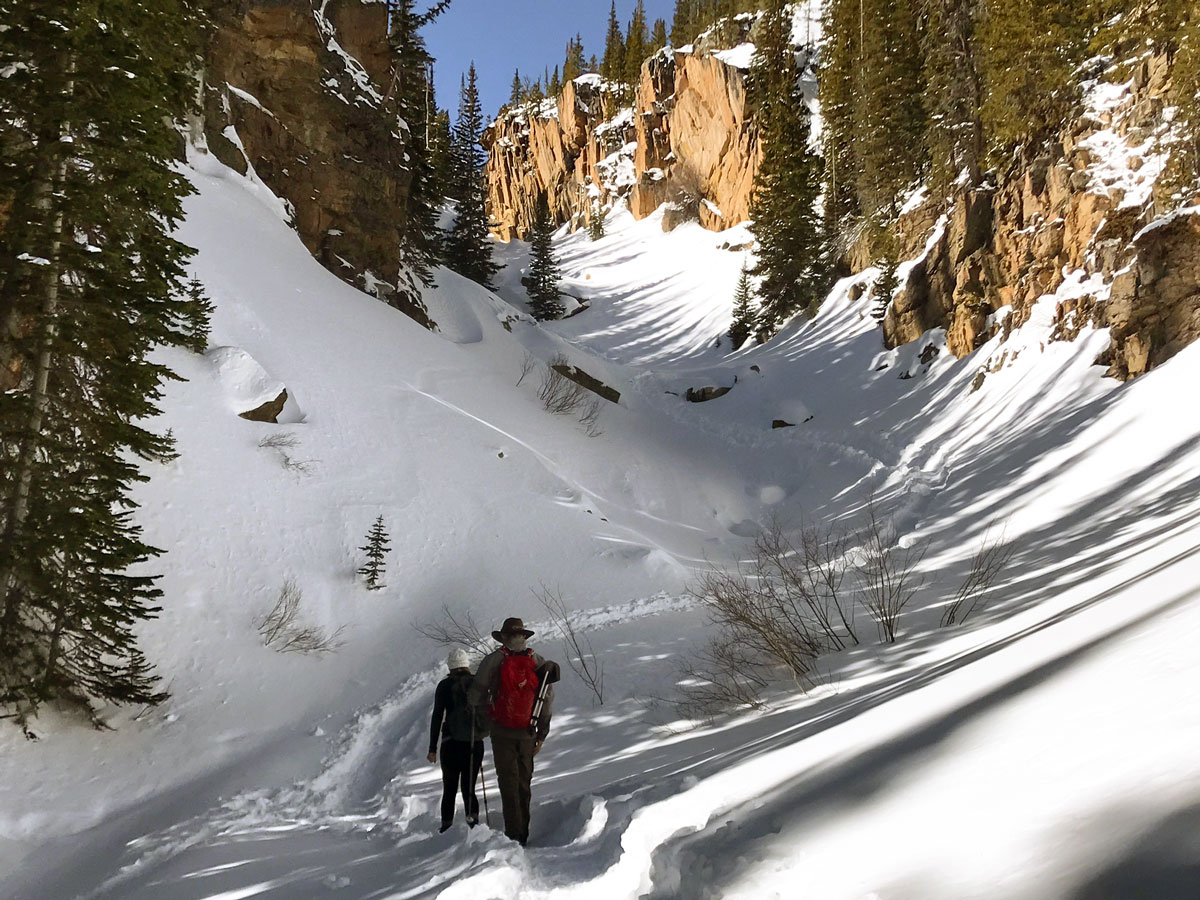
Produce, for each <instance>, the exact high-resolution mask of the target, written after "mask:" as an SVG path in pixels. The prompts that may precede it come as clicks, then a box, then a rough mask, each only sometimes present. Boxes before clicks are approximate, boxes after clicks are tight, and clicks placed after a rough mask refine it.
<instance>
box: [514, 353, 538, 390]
mask: <svg viewBox="0 0 1200 900" xmlns="http://www.w3.org/2000/svg"><path fill="white" fill-rule="evenodd" d="M536 367H537V357H536V356H534V355H533V354H532V353H530V352H529V351H528V350H526V351H525V356H524V357H522V359H521V377H520V378H518V379H517V387H520V386H521V382H522V381H524V380H525V377H526V376H527V375H528V374H529V373H530V372H532V371H533V370H534V369H535V368H536Z"/></svg>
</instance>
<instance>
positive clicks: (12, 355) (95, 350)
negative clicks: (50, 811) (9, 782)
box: [0, 0, 209, 723]
mask: <svg viewBox="0 0 1200 900" xmlns="http://www.w3.org/2000/svg"><path fill="white" fill-rule="evenodd" d="M0 22H3V23H4V27H3V29H0V71H2V72H4V73H5V78H4V85H5V88H4V91H3V95H2V96H0V123H3V124H0V207H2V208H4V210H5V212H4V216H3V220H2V221H0V359H3V361H4V365H3V367H2V369H0V703H3V704H4V705H5V706H7V707H9V708H10V709H13V710H14V711H15V715H16V716H17V719H18V721H20V722H22V723H25V722H26V721H27V719H28V717H29V716H30V715H32V714H35V713H36V711H37V708H38V706H39V705H40V704H42V703H44V702H49V701H57V702H68V703H73V704H77V705H78V706H80V707H81V708H83V709H85V710H87V711H88V712H90V703H89V701H90V700H91V699H101V700H106V701H111V702H117V703H156V702H159V701H161V700H162V699H163V698H164V697H165V694H163V693H162V692H161V691H160V690H159V689H158V685H157V679H156V678H155V676H154V674H153V672H152V670H151V668H150V665H149V663H148V662H147V660H146V659H145V657H144V656H143V654H142V653H141V652H140V651H139V650H138V648H137V645H136V641H135V636H134V628H135V627H136V626H137V624H138V623H139V622H140V621H141V620H144V619H147V618H151V617H153V616H154V615H156V614H157V612H158V611H159V607H158V605H157V601H158V600H159V598H160V597H161V591H160V590H159V589H158V588H157V587H156V586H155V581H156V577H155V576H153V575H150V574H145V573H144V572H142V573H139V574H136V575H135V574H130V571H129V570H130V568H131V567H133V566H135V565H138V564H141V563H145V562H147V561H148V560H150V559H152V558H153V557H155V556H157V555H158V554H159V553H160V551H158V550H156V549H154V548H153V547H150V546H148V545H147V544H145V543H144V542H143V541H142V540H141V531H140V528H139V527H138V526H137V525H136V524H135V523H134V522H133V521H132V513H133V509H134V506H135V504H134V503H133V501H132V500H131V499H130V497H129V488H130V486H131V485H132V484H134V483H135V482H139V481H145V480H146V478H147V476H146V475H145V474H143V473H142V472H141V471H140V470H139V468H138V465H137V461H138V460H139V459H140V460H150V459H155V458H160V457H162V456H163V455H169V454H170V452H171V448H170V444H169V441H168V440H167V439H166V438H164V437H161V436H158V435H155V434H153V433H151V432H150V431H148V430H147V429H146V428H144V427H143V424H142V423H144V422H145V421H146V420H147V419H148V418H150V417H152V416H154V415H155V414H156V413H157V409H156V405H157V402H158V401H159V400H160V399H161V385H162V383H163V381H164V380H167V379H170V378H174V377H175V376H174V375H173V374H172V373H171V372H170V370H168V369H167V368H166V367H165V366H164V365H162V364H161V363H159V362H153V361H151V359H150V354H151V351H152V350H153V349H154V348H155V347H158V346H182V347H187V348H190V349H193V350H197V351H199V350H201V349H203V348H204V346H205V344H206V340H207V320H208V313H209V307H208V304H207V301H206V300H205V299H204V298H203V295H202V294H201V292H200V290H199V288H198V286H196V285H195V284H189V282H188V281H187V278H186V274H185V266H186V265H187V262H188V260H189V258H190V256H191V254H192V251H191V250H190V249H189V248H187V247H185V246H184V245H182V244H180V243H179V242H178V241H176V240H175V239H174V238H173V237H171V232H172V231H173V229H174V228H175V226H176V225H177V224H178V223H179V221H180V220H181V219H182V217H183V209H182V200H183V198H184V197H185V196H186V195H187V194H189V193H190V192H191V188H190V186H189V184H188V182H187V180H186V179H185V178H184V177H183V175H181V174H180V173H179V172H178V170H177V168H176V165H175V154H176V151H177V141H178V132H177V131H176V128H175V123H176V122H179V121H181V120H182V119H183V117H184V115H185V113H186V112H188V111H189V109H190V106H191V102H192V98H194V95H195V83H194V81H193V79H192V77H191V75H190V74H189V73H190V72H192V71H194V70H195V68H196V66H197V65H198V51H199V48H200V46H201V40H202V30H203V20H202V18H201V14H200V13H199V12H198V11H197V10H196V8H195V6H194V4H191V3H185V2H183V0H162V2H159V3H155V4H149V5H147V4H143V3H138V2H134V0H80V2H76V3H70V4H63V3H59V2H49V0H20V2H17V0H0ZM12 122H19V123H20V135H19V139H16V136H15V135H14V134H13V133H11V132H9V133H7V134H6V133H5V131H6V129H7V128H8V126H9V123H12Z"/></svg>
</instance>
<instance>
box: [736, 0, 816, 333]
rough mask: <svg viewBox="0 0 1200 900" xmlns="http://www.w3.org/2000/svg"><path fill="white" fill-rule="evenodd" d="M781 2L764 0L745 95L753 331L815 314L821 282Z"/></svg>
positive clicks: (808, 168) (810, 159) (808, 158)
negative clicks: (750, 162)
mask: <svg viewBox="0 0 1200 900" xmlns="http://www.w3.org/2000/svg"><path fill="white" fill-rule="evenodd" d="M791 32H792V28H791V16H790V15H789V7H788V4H786V3H785V2H784V0H769V2H768V5H767V9H766V10H765V11H764V13H763V18H762V21H761V22H760V24H759V38H758V44H757V49H756V51H755V55H754V60H753V62H752V64H751V69H750V75H749V87H748V90H749V92H750V95H751V100H752V105H753V108H754V109H756V110H757V118H758V123H759V124H758V127H759V129H760V132H759V133H760V136H761V139H762V143H763V159H762V164H761V166H760V168H759V173H758V178H757V183H756V185H755V190H754V196H753V198H752V201H751V210H750V215H751V217H752V218H753V220H754V224H753V232H754V236H755V238H756V239H757V241H758V247H759V249H758V264H757V265H756V266H755V267H754V270H753V271H752V272H751V273H750V274H752V275H754V276H755V277H756V278H758V279H759V290H758V295H759V298H760V300H761V308H760V313H759V316H760V318H759V330H761V331H763V332H765V333H772V332H773V331H774V330H775V329H776V328H777V327H778V325H779V324H780V323H781V322H782V321H783V320H784V319H786V318H787V317H788V316H790V315H792V314H794V313H796V312H798V311H800V310H810V311H815V310H816V309H817V307H818V306H819V305H820V302H821V300H822V299H823V298H824V295H825V291H826V288H827V282H828V272H827V269H828V255H829V254H828V248H827V246H826V240H825V234H824V228H823V222H822V219H821V216H820V215H819V213H818V210H817V208H816V204H817V201H818V198H819V196H820V192H821V183H820V173H821V166H820V160H819V158H818V157H817V156H816V154H815V153H813V151H812V149H811V148H810V147H809V137H810V130H811V116H810V114H809V110H808V106H807V105H806V104H805V102H804V96H803V91H802V90H801V87H800V75H801V73H800V71H799V70H798V68H797V66H796V61H795V53H794V51H793V49H792V44H791Z"/></svg>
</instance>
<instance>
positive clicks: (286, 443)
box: [258, 431, 300, 450]
mask: <svg viewBox="0 0 1200 900" xmlns="http://www.w3.org/2000/svg"><path fill="white" fill-rule="evenodd" d="M299 443H300V439H299V438H298V437H296V436H295V435H294V434H290V433H288V432H286V431H276V432H274V433H272V434H268V435H267V436H266V437H264V438H263V439H262V440H261V441H259V442H258V446H260V447H262V448H263V449H264V450H290V449H291V448H293V447H295V446H296V445H297V444H299Z"/></svg>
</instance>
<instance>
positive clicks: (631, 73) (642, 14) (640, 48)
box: [621, 0, 650, 89]
mask: <svg viewBox="0 0 1200 900" xmlns="http://www.w3.org/2000/svg"><path fill="white" fill-rule="evenodd" d="M649 55H650V36H649V34H648V33H647V28H646V4H645V2H644V0H637V4H636V5H635V6H634V7H633V17H632V18H631V19H630V20H629V27H628V29H627V30H626V32H625V66H624V74H623V75H622V76H621V80H622V81H624V82H625V84H627V85H629V86H630V88H631V89H632V88H634V87H636V85H637V83H638V82H639V81H641V78H642V61H643V60H645V58H646V57H647V56H649Z"/></svg>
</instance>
